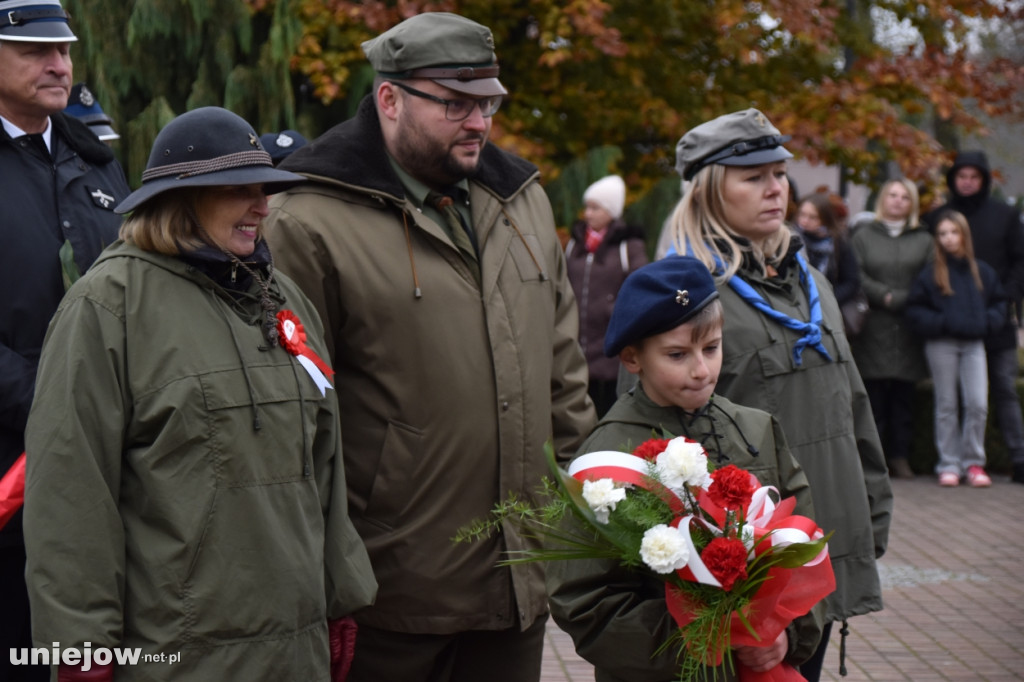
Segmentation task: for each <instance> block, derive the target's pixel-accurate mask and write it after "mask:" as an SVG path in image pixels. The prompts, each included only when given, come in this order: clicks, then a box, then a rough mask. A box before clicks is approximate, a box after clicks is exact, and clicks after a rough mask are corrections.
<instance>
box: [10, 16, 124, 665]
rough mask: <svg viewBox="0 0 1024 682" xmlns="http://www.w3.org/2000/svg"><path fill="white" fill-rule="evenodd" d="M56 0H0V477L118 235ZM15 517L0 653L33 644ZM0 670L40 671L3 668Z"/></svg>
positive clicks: (117, 189)
mask: <svg viewBox="0 0 1024 682" xmlns="http://www.w3.org/2000/svg"><path fill="white" fill-rule="evenodd" d="M76 40H77V38H76V37H75V34H74V33H72V31H71V27H70V26H69V25H68V17H67V14H66V12H65V11H64V9H63V7H62V6H61V4H60V2H59V0H0V124H2V130H0V177H2V178H3V182H2V183H0V211H2V212H3V216H4V218H3V220H0V244H3V250H2V251H0V290H2V291H3V292H4V296H2V297H0V476H3V475H5V474H6V473H7V472H8V471H9V470H10V469H11V468H12V466H15V465H16V463H17V462H18V461H19V459H20V455H21V453H22V452H23V450H24V448H25V444H24V432H25V423H26V420H27V418H28V411H29V406H30V405H31V403H32V394H33V390H34V386H35V376H36V367H37V364H38V361H39V354H40V350H41V348H42V344H43V336H44V335H45V334H46V328H47V325H48V324H49V322H50V317H51V316H52V315H53V313H54V311H55V310H56V309H57V304H58V303H59V302H60V299H61V297H62V296H63V295H64V291H65V285H66V284H67V283H69V282H70V281H71V280H73V279H74V278H75V277H77V275H78V274H79V273H82V272H84V271H85V270H86V269H87V268H88V267H89V266H90V265H91V264H92V262H93V261H94V260H95V259H96V257H97V256H98V255H99V253H100V251H101V250H102V249H103V247H104V246H106V245H107V244H109V243H111V242H113V241H114V240H115V239H117V231H118V226H119V225H120V222H121V220H120V217H119V216H117V215H115V214H114V207H115V206H116V205H117V204H118V202H119V201H121V199H123V198H124V197H126V196H127V195H128V192H129V190H128V183H127V182H126V181H125V177H124V172H123V171H122V170H121V167H120V165H118V163H117V161H116V160H115V158H114V154H113V152H111V150H110V149H109V148H108V147H107V146H106V145H105V144H103V143H102V142H100V141H99V140H98V139H96V136H95V135H93V134H92V133H91V132H90V131H89V129H88V127H87V126H86V125H85V124H84V123H82V122H81V121H78V120H76V119H74V118H73V117H71V116H68V115H67V114H64V113H62V111H63V109H64V107H66V106H67V104H68V93H69V92H70V90H71V83H72V67H71V56H70V47H71V43H72V42H74V41H76ZM24 573H25V545H24V539H23V535H22V521H21V514H20V513H19V514H17V515H15V516H14V517H13V518H12V519H11V520H10V521H8V523H7V524H6V525H5V526H4V528H3V529H2V530H0V604H3V617H2V618H0V651H3V652H6V651H8V650H9V649H10V648H14V647H19V648H20V647H31V646H32V641H31V633H30V629H29V608H28V596H27V593H26V590H25V580H24ZM9 658H10V657H8V656H6V655H4V656H0V679H4V680H28V679H40V680H47V679H49V668H48V667H47V666H12V665H11V664H10V662H9Z"/></svg>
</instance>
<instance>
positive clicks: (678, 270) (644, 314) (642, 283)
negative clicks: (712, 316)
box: [604, 255, 718, 358]
mask: <svg viewBox="0 0 1024 682" xmlns="http://www.w3.org/2000/svg"><path fill="white" fill-rule="evenodd" d="M716 298H718V290H717V289H716V288H715V279H714V277H712V276H711V273H710V272H709V271H708V269H707V267H706V266H705V265H704V264H703V263H701V262H700V261H699V260H697V259H696V258H693V257H691V256H679V255H672V256H668V257H666V258H663V259H661V260H657V261H654V262H653V263H649V264H648V265H645V266H643V267H642V268H640V269H638V270H635V271H633V272H631V273H630V274H629V277H627V278H626V281H625V282H623V283H622V288H620V289H619V295H618V297H617V298H616V299H615V308H614V309H613V310H612V319H611V320H610V321H609V322H608V331H607V332H605V335H604V354H605V355H607V356H608V357H610V358H611V357H615V356H616V355H618V354H619V352H620V351H621V350H622V349H623V348H625V347H626V346H628V345H630V344H632V343H636V342H637V341H642V340H643V339H646V338H648V337H650V336H656V335H657V334H662V333H664V332H667V331H669V330H670V329H675V328H676V327H678V326H679V325H681V324H683V323H684V322H686V321H687V320H689V319H690V318H691V317H693V316H694V315H696V314H697V313H698V312H700V311H701V310H702V309H703V308H704V307H705V306H706V305H707V304H708V303H711V301H713V300H715V299H716Z"/></svg>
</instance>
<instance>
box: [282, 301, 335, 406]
mask: <svg viewBox="0 0 1024 682" xmlns="http://www.w3.org/2000/svg"><path fill="white" fill-rule="evenodd" d="M277 332H278V334H279V335H280V337H281V346H282V347H283V348H284V349H285V350H286V351H288V352H289V353H291V354H292V355H294V356H295V359H296V360H298V361H299V364H300V365H302V368H303V369H305V370H306V372H307V373H308V374H309V376H310V378H311V379H313V383H315V384H316V387H317V388H318V389H320V395H327V389H329V388H333V386H331V382H330V380H329V378H330V377H332V376H334V370H333V369H331V368H330V367H329V366H328V365H327V363H326V362H324V361H323V360H322V359H321V358H320V356H319V355H317V354H316V353H314V352H313V350H312V349H311V348H310V347H309V346H307V345H306V329H305V327H303V326H302V321H301V320H299V317H298V315H296V314H295V313H293V312H292V311H290V310H282V311H280V312H278V313H277Z"/></svg>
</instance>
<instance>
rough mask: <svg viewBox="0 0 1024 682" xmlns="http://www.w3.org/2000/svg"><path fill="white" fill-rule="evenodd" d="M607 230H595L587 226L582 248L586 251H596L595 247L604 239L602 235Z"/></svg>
mask: <svg viewBox="0 0 1024 682" xmlns="http://www.w3.org/2000/svg"><path fill="white" fill-rule="evenodd" d="M607 231H608V230H601V231H600V232H598V231H597V230H594V229H592V228H591V227H589V226H588V227H587V240H586V242H585V243H584V244H583V246H584V248H586V249H587V253H594V252H595V251H597V247H599V246H601V242H602V241H604V235H605V233H606V232H607Z"/></svg>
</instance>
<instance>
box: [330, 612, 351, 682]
mask: <svg viewBox="0 0 1024 682" xmlns="http://www.w3.org/2000/svg"><path fill="white" fill-rule="evenodd" d="M357 629H358V626H357V625H356V622H355V620H353V619H352V617H351V616H345V617H344V618H339V619H337V620H329V621H327V632H328V638H329V641H330V645H331V682H345V679H346V678H347V677H348V671H349V668H351V667H352V658H353V657H354V656H355V654H356V630H357Z"/></svg>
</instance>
